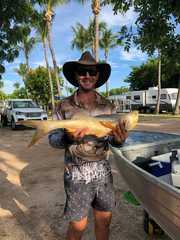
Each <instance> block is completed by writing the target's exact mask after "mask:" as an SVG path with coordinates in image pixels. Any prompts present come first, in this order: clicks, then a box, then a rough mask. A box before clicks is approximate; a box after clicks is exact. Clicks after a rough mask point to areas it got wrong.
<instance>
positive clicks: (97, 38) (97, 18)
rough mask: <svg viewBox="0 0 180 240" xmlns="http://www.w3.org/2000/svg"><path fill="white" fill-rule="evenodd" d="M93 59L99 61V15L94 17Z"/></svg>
mask: <svg viewBox="0 0 180 240" xmlns="http://www.w3.org/2000/svg"><path fill="white" fill-rule="evenodd" d="M95 28H96V30H95V34H96V36H95V58H96V61H97V62H98V61H99V14H98V15H95Z"/></svg>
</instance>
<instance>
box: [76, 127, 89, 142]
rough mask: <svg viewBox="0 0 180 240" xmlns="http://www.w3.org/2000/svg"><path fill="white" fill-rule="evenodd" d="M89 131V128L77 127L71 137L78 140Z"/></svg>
mask: <svg viewBox="0 0 180 240" xmlns="http://www.w3.org/2000/svg"><path fill="white" fill-rule="evenodd" d="M88 132H89V128H88V127H86V128H78V129H76V131H75V132H74V133H73V134H72V137H73V139H74V140H76V141H78V140H81V139H82V138H83V137H84V136H85V135H86V134H87V133H88Z"/></svg>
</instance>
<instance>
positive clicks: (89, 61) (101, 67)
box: [63, 51, 111, 88]
mask: <svg viewBox="0 0 180 240" xmlns="http://www.w3.org/2000/svg"><path fill="white" fill-rule="evenodd" d="M79 66H81V67H83V66H85V67H86V68H87V67H88V66H89V67H91V66H96V68H97V70H98V72H99V78H98V81H97V83H96V86H95V87H96V88H98V87H101V86H102V85H103V84H104V83H105V82H106V81H107V80H108V78H109V76H110V74H111V66H110V65H109V64H108V63H98V62H96V60H95V59H94V58H93V56H92V55H91V53H90V52H88V51H86V52H84V53H83V54H82V55H81V57H80V59H79V60H78V61H70V62H66V63H65V64H64V65H63V74H64V76H65V78H66V79H67V80H68V82H70V83H71V84H72V85H74V86H75V87H79V84H78V82H77V79H76V76H75V72H76V71H77V69H78V67H79Z"/></svg>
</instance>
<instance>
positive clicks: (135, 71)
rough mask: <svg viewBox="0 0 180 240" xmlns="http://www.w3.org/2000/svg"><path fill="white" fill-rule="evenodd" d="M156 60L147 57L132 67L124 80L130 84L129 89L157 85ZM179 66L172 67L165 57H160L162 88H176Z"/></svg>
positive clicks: (142, 88) (140, 88) (141, 88)
mask: <svg viewBox="0 0 180 240" xmlns="http://www.w3.org/2000/svg"><path fill="white" fill-rule="evenodd" d="M157 62H158V60H157V59H155V58H152V59H148V60H147V62H146V63H143V64H141V65H140V66H138V67H132V70H131V72H130V74H129V76H128V77H127V78H126V79H125V82H128V83H129V84H130V89H131V90H144V89H148V88H149V87H154V86H157V85H158V82H157V68H158V65H157ZM178 73H179V67H178V65H177V66H176V68H174V67H173V71H172V70H171V63H169V61H168V60H167V59H166V58H162V74H161V75H162V82H161V83H162V88H178Z"/></svg>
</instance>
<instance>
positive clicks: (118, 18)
mask: <svg viewBox="0 0 180 240" xmlns="http://www.w3.org/2000/svg"><path fill="white" fill-rule="evenodd" d="M136 17H137V15H136V13H135V12H134V10H133V8H130V10H128V11H127V12H126V14H120V13H118V14H117V15H114V13H113V10H112V7H110V6H108V7H104V8H103V9H102V11H101V13H100V19H101V20H102V21H105V22H106V23H107V24H108V25H109V26H111V27H113V26H122V25H128V26H130V25H134V22H135V19H136Z"/></svg>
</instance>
